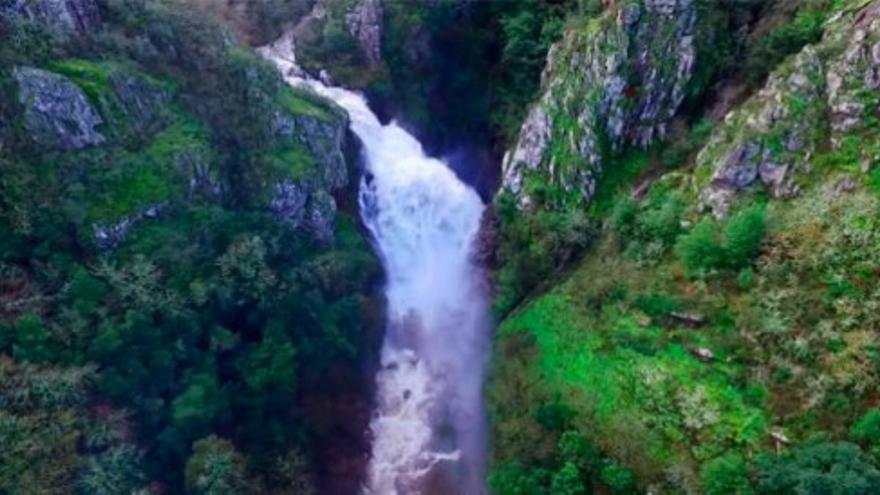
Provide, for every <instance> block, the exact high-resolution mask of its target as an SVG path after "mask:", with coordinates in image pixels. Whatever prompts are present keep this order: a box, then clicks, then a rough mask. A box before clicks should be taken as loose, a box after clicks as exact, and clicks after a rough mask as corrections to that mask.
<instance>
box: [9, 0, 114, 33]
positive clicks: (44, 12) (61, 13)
mask: <svg viewBox="0 0 880 495" xmlns="http://www.w3.org/2000/svg"><path fill="white" fill-rule="evenodd" d="M9 11H10V12H11V13H13V15H18V16H22V17H25V18H27V19H31V20H33V21H35V22H38V23H40V24H43V25H44V26H46V27H48V28H50V29H52V30H54V31H57V32H64V33H92V32H95V31H97V30H98V29H99V28H100V26H101V14H100V11H99V9H98V4H97V2H96V1H95V0H12V6H11V7H10V8H9Z"/></svg>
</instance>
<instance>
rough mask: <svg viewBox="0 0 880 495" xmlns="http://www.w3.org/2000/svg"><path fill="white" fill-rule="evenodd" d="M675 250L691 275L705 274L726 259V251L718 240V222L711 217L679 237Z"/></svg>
mask: <svg viewBox="0 0 880 495" xmlns="http://www.w3.org/2000/svg"><path fill="white" fill-rule="evenodd" d="M675 251H676V253H677V254H678V256H679V258H681V262H682V264H683V265H684V267H685V270H686V271H687V272H688V274H689V275H691V276H703V275H705V273H706V272H707V271H708V270H710V269H712V268H714V267H717V266H718V265H719V264H720V263H721V261H722V260H723V259H724V252H723V250H722V249H721V244H720V243H719V241H718V226H717V224H716V223H715V222H714V221H713V220H710V219H706V220H703V221H702V222H700V223H698V224H697V225H696V227H694V228H693V229H692V230H691V231H690V232H688V233H687V234H685V235H683V236H681V237H680V238H679V239H678V242H677V243H676V245H675Z"/></svg>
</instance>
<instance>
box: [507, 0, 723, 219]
mask: <svg viewBox="0 0 880 495" xmlns="http://www.w3.org/2000/svg"><path fill="white" fill-rule="evenodd" d="M610 12H611V13H608V14H606V15H605V17H604V18H602V19H601V20H600V21H598V22H597V24H594V25H593V26H598V27H591V28H587V29H584V28H583V27H577V28H574V29H571V30H569V31H567V32H566V33H565V34H564V36H563V39H562V40H561V41H560V42H558V43H557V44H555V45H554V46H553V47H552V48H551V50H550V53H549V54H548V61H547V66H546V68H545V70H544V74H543V76H542V96H541V98H540V99H539V101H538V103H537V104H536V105H535V106H534V107H533V108H532V109H531V110H530V111H529V114H528V118H527V119H526V121H525V123H524V124H523V127H522V128H521V129H520V133H519V137H518V139H517V143H516V146H515V147H514V148H513V149H512V150H511V151H509V152H508V153H507V155H506V157H505V159H504V165H503V170H504V173H503V181H502V188H503V189H504V190H506V191H508V192H510V193H512V194H513V195H514V196H515V197H516V199H517V203H518V205H519V206H520V207H521V208H527V207H528V206H529V205H530V204H531V203H532V201H531V198H529V197H528V194H527V192H526V191H525V188H524V182H525V181H526V180H527V179H526V178H527V175H528V173H529V172H530V171H531V172H535V171H537V172H538V173H540V174H543V175H544V176H545V177H544V178H545V179H548V180H546V182H548V183H549V184H552V185H556V186H559V187H561V188H562V189H563V190H565V191H579V192H580V195H579V197H580V201H582V202H589V201H590V200H591V199H592V197H593V195H594V194H595V188H596V181H597V179H598V177H599V176H600V175H601V173H602V169H603V166H604V162H605V159H606V157H605V156H603V155H604V154H605V151H604V148H603V146H602V143H603V142H606V143H608V144H610V145H611V149H612V150H620V149H621V148H623V147H624V146H626V145H636V146H641V147H646V148H647V147H649V146H651V145H652V144H653V143H654V142H656V141H657V140H658V139H663V138H664V137H665V135H666V130H667V126H668V123H669V122H670V121H671V119H672V118H673V117H674V116H675V115H676V113H677V112H678V110H679V107H680V106H681V104H682V102H683V101H684V96H685V87H686V86H687V84H688V83H689V82H690V81H691V79H692V77H693V74H694V69H695V64H696V47H695V44H696V41H695V37H696V36H697V35H698V34H702V33H704V32H709V31H710V30H705V29H704V30H697V26H698V22H699V21H700V19H699V18H698V9H697V8H696V6H695V5H694V3H693V2H692V0H642V1H641V2H629V3H627V4H626V5H622V6H620V7H619V8H612V9H610ZM614 12H616V13H617V16H616V17H612V15H613V13H614ZM585 95H589V96H588V97H585ZM560 117H564V119H565V121H564V122H556V120H557V119H559V118H560ZM572 121H573V122H574V123H573V122H572ZM552 142H555V143H560V144H557V145H556V146H555V148H557V149H559V148H567V149H566V150H565V151H563V155H564V156H565V158H564V160H559V161H557V160H556V158H555V157H554V156H551V153H550V149H551V146H550V143H552ZM576 157H579V158H580V159H577V158H576Z"/></svg>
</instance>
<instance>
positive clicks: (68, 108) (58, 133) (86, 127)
mask: <svg viewBox="0 0 880 495" xmlns="http://www.w3.org/2000/svg"><path fill="white" fill-rule="evenodd" d="M13 76H14V77H15V80H16V82H17V83H18V90H19V93H18V99H19V102H20V103H21V104H22V106H23V107H24V127H25V129H26V130H27V132H28V135H29V136H30V138H31V139H32V140H33V141H34V142H35V143H37V144H38V145H41V146H46V147H48V148H53V149H61V150H75V149H81V148H85V147H87V146H92V145H96V144H101V143H103V142H104V141H106V139H105V138H104V136H103V135H102V134H101V133H100V132H98V131H97V129H96V128H97V127H98V126H99V125H101V124H103V123H104V119H103V118H101V115H100V114H99V113H98V112H97V110H95V108H94V107H92V105H91V103H89V100H88V98H86V95H85V94H84V93H83V92H82V90H81V89H80V88H79V87H78V86H77V85H76V84H74V83H73V82H72V81H70V80H69V79H67V78H66V77H64V76H61V75H58V74H55V73H52V72H48V71H45V70H42V69H35V68H33V67H16V68H15V70H14V71H13Z"/></svg>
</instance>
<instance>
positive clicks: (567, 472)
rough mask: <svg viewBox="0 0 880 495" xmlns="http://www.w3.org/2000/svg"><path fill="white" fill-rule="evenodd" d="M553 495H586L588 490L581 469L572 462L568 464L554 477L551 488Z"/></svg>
mask: <svg viewBox="0 0 880 495" xmlns="http://www.w3.org/2000/svg"><path fill="white" fill-rule="evenodd" d="M550 493H552V494H553V495H585V494H586V493H587V488H586V486H584V480H583V477H582V476H581V472H580V469H578V467H577V466H576V465H574V464H573V463H571V462H566V463H565V465H564V466H562V469H560V470H559V471H557V472H556V474H555V475H553V484H552V485H551V487H550Z"/></svg>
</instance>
